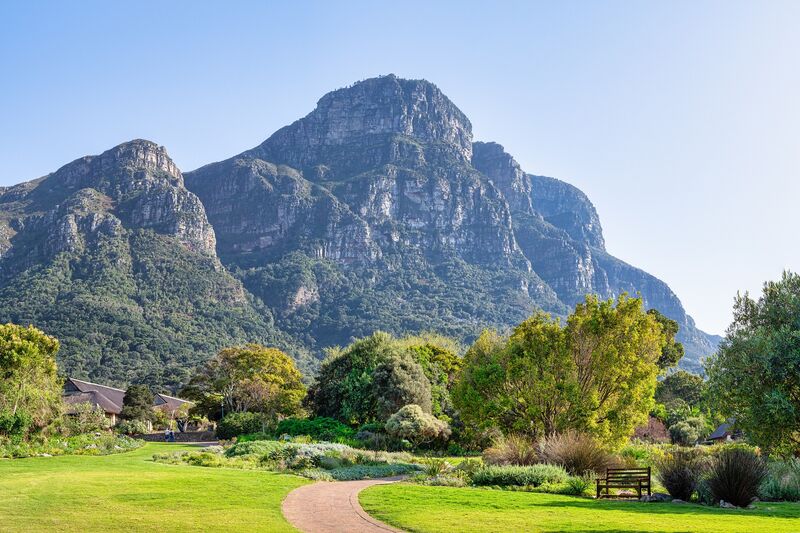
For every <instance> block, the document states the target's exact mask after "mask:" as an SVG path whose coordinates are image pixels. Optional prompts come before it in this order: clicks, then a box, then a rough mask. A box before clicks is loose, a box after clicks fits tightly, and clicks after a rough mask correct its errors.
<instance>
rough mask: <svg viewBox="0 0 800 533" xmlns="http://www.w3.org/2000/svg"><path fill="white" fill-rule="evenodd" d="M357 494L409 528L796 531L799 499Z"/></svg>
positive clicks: (425, 491)
mask: <svg viewBox="0 0 800 533" xmlns="http://www.w3.org/2000/svg"><path fill="white" fill-rule="evenodd" d="M360 500H361V505H362V506H363V507H364V509H365V510H366V511H367V512H368V513H369V514H371V515H372V516H374V517H376V518H378V519H380V520H383V521H384V522H386V523H388V524H391V525H393V526H397V527H400V528H403V529H406V530H408V531H414V532H431V533H432V532H437V531H448V532H449V531H470V532H476V533H479V532H490V531H491V532H500V531H513V532H517V531H630V532H634V531H635V532H656V531H669V532H675V531H692V532H719V533H733V532H742V533H745V532H746V533H753V532H761V531H763V532H770V533H778V532H795V533H796V532H798V531H800V504H794V503H791V504H790V503H761V504H758V505H757V509H755V510H738V509H737V510H725V509H718V508H710V507H703V506H700V505H693V504H686V505H678V504H670V503H664V504H654V503H650V504H644V503H638V502H615V501H595V500H592V499H584V498H574V497H570V496H559V495H554V494H540V493H525V492H509V491H500V490H482V489H470V488H450V487H425V486H419V485H410V484H402V483H401V484H395V485H382V486H376V487H372V488H369V489H367V490H365V491H363V492H362V493H361V496H360Z"/></svg>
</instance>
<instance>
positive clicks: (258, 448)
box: [225, 440, 286, 457]
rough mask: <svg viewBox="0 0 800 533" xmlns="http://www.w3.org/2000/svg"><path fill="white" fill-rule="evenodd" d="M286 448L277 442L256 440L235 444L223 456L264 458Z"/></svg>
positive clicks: (283, 444)
mask: <svg viewBox="0 0 800 533" xmlns="http://www.w3.org/2000/svg"><path fill="white" fill-rule="evenodd" d="M285 447H286V444H285V443H283V442H279V441H277V440H256V441H248V442H237V443H236V444H234V445H233V446H231V447H230V448H228V449H227V450H225V455H226V456H228V457H241V456H246V455H255V456H259V457H260V456H264V455H266V454H268V453H271V452H273V451H275V450H280V449H283V448H285Z"/></svg>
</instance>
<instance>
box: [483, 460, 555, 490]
mask: <svg viewBox="0 0 800 533" xmlns="http://www.w3.org/2000/svg"><path fill="white" fill-rule="evenodd" d="M567 477H568V475H567V472H566V471H565V470H564V469H563V468H562V467H560V466H556V465H531V466H486V467H483V468H481V469H480V470H478V471H476V472H475V473H474V474H473V476H472V483H473V485H478V486H492V485H496V486H500V487H505V486H512V485H516V486H531V487H538V486H539V485H542V484H543V483H561V482H563V481H566V480H567Z"/></svg>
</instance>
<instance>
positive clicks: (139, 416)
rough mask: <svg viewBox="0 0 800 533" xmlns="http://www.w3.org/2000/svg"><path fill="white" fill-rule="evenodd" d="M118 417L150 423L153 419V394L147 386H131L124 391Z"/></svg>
mask: <svg viewBox="0 0 800 533" xmlns="http://www.w3.org/2000/svg"><path fill="white" fill-rule="evenodd" d="M120 416H121V417H122V418H124V419H125V420H138V421H140V422H148V421H149V422H152V421H153V420H154V419H155V413H154V412H153V393H152V392H151V391H150V389H149V388H148V387H147V385H131V386H130V387H128V390H126V391H125V397H124V398H123V399H122V412H121V413H120Z"/></svg>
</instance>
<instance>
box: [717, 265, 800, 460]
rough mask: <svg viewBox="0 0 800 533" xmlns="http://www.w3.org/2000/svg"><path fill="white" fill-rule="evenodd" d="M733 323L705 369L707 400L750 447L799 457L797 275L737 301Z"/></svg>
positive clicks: (799, 298) (799, 289) (799, 317)
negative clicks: (730, 420) (731, 419)
mask: <svg viewBox="0 0 800 533" xmlns="http://www.w3.org/2000/svg"><path fill="white" fill-rule="evenodd" d="M733 315H734V317H733V323H732V324H731V326H730V327H729V328H728V331H727V334H726V336H725V339H724V340H723V341H722V343H721V344H720V348H719V351H718V352H717V354H716V355H715V356H713V357H711V358H710V359H709V360H708V361H707V364H706V372H707V373H708V377H709V389H710V390H709V392H710V394H709V396H710V397H711V398H712V399H713V401H714V402H715V404H716V405H717V407H718V409H719V410H720V411H721V412H722V413H723V414H725V415H727V416H730V417H734V418H735V419H736V425H737V426H738V427H740V428H741V429H743V430H744V432H745V433H746V435H747V436H748V438H749V439H750V440H752V441H753V442H754V443H756V444H758V445H760V446H762V447H764V448H767V449H768V450H771V451H775V452H778V453H785V454H790V453H796V452H798V451H800V275H798V274H795V273H793V272H784V273H783V276H782V277H781V279H780V280H779V281H774V282H773V281H770V282H767V283H765V284H764V288H763V292H762V294H761V296H760V297H759V298H758V300H754V299H752V298H751V297H750V296H749V294H747V293H745V294H744V295H738V296H737V298H736V301H735V303H734V307H733Z"/></svg>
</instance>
